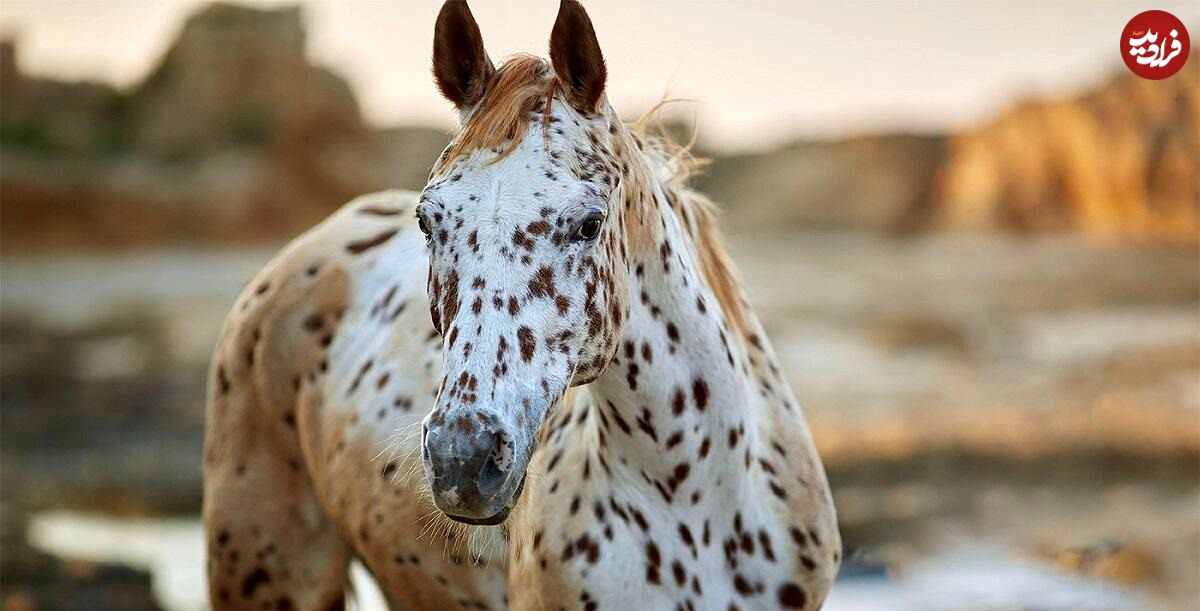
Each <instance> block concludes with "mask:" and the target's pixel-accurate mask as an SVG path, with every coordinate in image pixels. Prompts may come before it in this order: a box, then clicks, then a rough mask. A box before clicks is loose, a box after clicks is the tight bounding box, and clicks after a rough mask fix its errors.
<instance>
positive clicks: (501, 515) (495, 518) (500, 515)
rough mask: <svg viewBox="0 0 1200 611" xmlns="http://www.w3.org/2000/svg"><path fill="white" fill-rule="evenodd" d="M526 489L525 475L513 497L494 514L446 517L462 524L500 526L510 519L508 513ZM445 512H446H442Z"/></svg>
mask: <svg viewBox="0 0 1200 611" xmlns="http://www.w3.org/2000/svg"><path fill="white" fill-rule="evenodd" d="M524 491H525V476H524V475H522V476H521V483H519V484H517V491H516V492H514V493H513V495H512V498H510V499H509V500H508V502H507V503H505V504H504V507H502V508H501V509H500V511H497V512H496V513H495V514H494V515H491V516H489V517H486V518H466V517H463V516H456V515H453V514H449V513H446V514H445V515H446V517H447V518H450V519H451V520H454V521H455V522H458V523H460V524H467V525H469V526H499V525H501V524H503V523H504V521H505V520H507V519H508V514H509V513H511V512H512V509H513V507H515V506H516V505H517V501H519V500H521V493H522V492H524ZM442 513H445V512H442Z"/></svg>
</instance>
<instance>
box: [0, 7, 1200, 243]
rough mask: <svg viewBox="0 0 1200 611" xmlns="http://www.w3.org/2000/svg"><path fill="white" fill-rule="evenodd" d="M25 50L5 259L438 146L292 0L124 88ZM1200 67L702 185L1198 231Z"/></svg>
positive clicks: (804, 205) (10, 99)
mask: <svg viewBox="0 0 1200 611" xmlns="http://www.w3.org/2000/svg"><path fill="white" fill-rule="evenodd" d="M17 60H18V57H17V49H16V47H15V45H13V44H12V43H4V44H3V45H2V46H0V161H2V163H0V202H2V205H3V215H4V221H5V222H4V223H3V225H2V227H0V237H2V240H0V245H2V246H3V248H4V250H5V251H8V252H12V251H25V250H31V249H36V250H57V249H64V248H93V247H106V246H131V245H161V244H168V243H169V244H178V243H180V242H189V241H190V242H212V241H243V242H244V241H253V240H273V241H278V240H282V239H284V238H286V237H287V236H290V235H294V234H295V233H297V232H299V231H301V230H303V229H305V228H307V227H309V226H311V225H312V224H313V223H315V222H317V221H318V220H320V219H321V218H323V217H324V216H325V215H327V214H328V213H329V212H330V211H331V210H333V209H334V208H335V207H336V206H338V205H339V204H340V203H342V202H344V201H346V200H347V199H349V198H351V197H353V196H354V195H357V194H359V193H363V192H366V191H371V190H377V189H381V188H386V187H409V188H419V187H420V186H421V185H422V184H423V183H424V178H425V175H426V172H427V171H428V168H429V166H430V165H431V163H432V161H433V159H434V158H435V157H436V155H437V153H438V151H439V150H440V149H441V148H442V147H443V146H444V145H445V143H446V140H447V136H446V135H445V134H444V133H441V132H440V131H439V130H433V129H424V128H405V129H392V130H378V129H372V128H371V127H369V126H367V125H365V124H364V122H363V120H362V118H361V116H360V114H359V109H358V105H357V102H356V101H355V98H354V95H353V93H352V92H351V90H350V88H349V87H348V85H347V83H346V82H345V81H343V80H342V79H341V78H340V77H338V76H337V75H335V74H333V73H332V72H330V71H329V70H327V69H324V68H322V67H319V66H316V65H314V64H313V63H312V62H311V61H310V60H309V59H308V57H307V56H306V52H305V28H304V19H303V14H302V13H301V11H300V10H299V9H297V8H276V9H252V8H246V7H240V6H235V5H228V4H214V5H210V6H207V7H205V8H203V9H201V10H199V11H198V12H196V13H195V14H193V15H192V16H191V17H190V18H189V19H188V20H187V22H186V23H185V24H184V27H183V28H182V30H181V32H180V34H179V36H178V38H177V39H176V40H175V41H174V43H173V44H172V45H171V46H170V48H169V49H168V50H167V51H166V52H165V53H164V55H163V57H162V58H161V60H160V62H159V63H158V65H157V66H156V67H155V68H154V69H153V70H152V71H151V72H150V74H149V75H147V77H146V78H145V79H144V80H142V82H140V83H138V84H136V85H135V86H133V87H131V88H130V89H128V90H124V91H122V90H117V89H114V88H112V87H109V86H106V85H101V84H95V83H61V82H55V81H51V80H47V79H40V78H35V77H32V76H30V75H28V74H25V73H23V72H22V71H21V69H20V65H19V62H18V61H17ZM1193 63H1194V62H1193ZM1198 74H1200V70H1198V69H1196V68H1195V67H1189V68H1188V69H1187V70H1184V71H1182V72H1180V73H1179V74H1177V75H1176V76H1174V77H1172V78H1170V79H1166V80H1163V81H1144V80H1141V79H1138V78H1136V77H1134V76H1132V75H1128V74H1124V73H1122V75H1121V76H1119V77H1116V78H1114V79H1112V80H1110V81H1109V82H1107V83H1104V84H1103V85H1102V86H1100V87H1098V88H1096V89H1095V90H1094V91H1090V92H1085V93H1083V94H1081V95H1078V96H1076V97H1073V98H1068V99H1061V100H1047V101H1030V102H1026V103H1023V104H1020V105H1017V106H1016V107H1014V108H1012V109H1010V110H1008V111H1006V112H1004V113H1002V114H1001V115H1000V116H998V117H996V118H995V119H994V120H992V121H989V122H986V123H985V124H983V125H980V126H979V127H977V128H974V129H971V130H967V131H964V132H962V133H954V134H927V135H878V136H861V137H855V138H849V139H844V140H838V141H823V142H810V141H797V142H794V143H791V144H788V145H785V146H782V147H779V148H778V149H774V150H769V151H762V152H756V153H751V154H743V155H723V154H721V153H720V152H712V151H708V152H705V153H706V154H707V155H708V156H710V157H711V158H712V159H713V163H712V164H711V165H710V166H709V168H708V169H707V171H706V173H705V174H703V175H701V176H699V177H698V178H697V180H696V185H697V187H699V188H700V189H702V190H705V191H707V192H709V193H710V194H711V195H712V196H713V197H714V199H716V200H717V201H719V202H722V203H723V204H724V205H725V206H726V208H727V214H726V216H725V218H726V222H727V223H728V224H729V225H730V226H732V227H734V228H737V229H745V230H757V229H761V228H795V227H800V226H807V227H812V226H819V227H839V228H860V229H861V228H866V229H871V230H884V231H931V230H939V231H961V230H969V231H996V230H1000V231H1012V232H1050V231H1055V232H1082V233H1086V234H1089V235H1094V236H1101V237H1108V238H1115V239H1138V240H1170V241H1177V240H1185V241H1196V240H1197V238H1198V237H1200V194H1198V191H1197V189H1198V187H1197V184H1198V182H1200V176H1198V171H1200V170H1198V168H1200V143H1198V138H1200V136H1198V135H1197V134H1198V133H1200V125H1198V119H1197V117H1198V116H1200V79H1198V78H1197V75H1198ZM702 152H704V151H702Z"/></svg>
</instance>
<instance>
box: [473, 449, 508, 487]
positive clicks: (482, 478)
mask: <svg viewBox="0 0 1200 611" xmlns="http://www.w3.org/2000/svg"><path fill="white" fill-rule="evenodd" d="M507 478H508V474H507V473H505V472H504V471H501V470H500V466H499V464H497V463H496V457H495V456H488V458H487V460H485V461H484V463H483V466H482V467H480V469H479V479H478V480H476V486H478V487H479V493H480V494H482V495H484V496H493V495H495V494H496V493H497V492H499V491H500V488H501V487H502V486H503V485H504V481H505V480H506V479H507Z"/></svg>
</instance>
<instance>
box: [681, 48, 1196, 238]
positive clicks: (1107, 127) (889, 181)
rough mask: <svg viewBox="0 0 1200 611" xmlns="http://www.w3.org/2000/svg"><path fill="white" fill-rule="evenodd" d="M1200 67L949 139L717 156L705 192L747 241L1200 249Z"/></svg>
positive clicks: (1024, 107) (1116, 85) (1118, 82)
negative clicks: (1074, 243)
mask: <svg viewBox="0 0 1200 611" xmlns="http://www.w3.org/2000/svg"><path fill="white" fill-rule="evenodd" d="M1197 75H1200V69H1189V70H1185V71H1182V72H1180V73H1179V74H1177V75H1176V76H1174V77H1172V78H1170V79H1166V80H1163V81H1146V80H1142V79H1139V78H1137V77H1135V76H1133V75H1131V74H1124V73H1123V74H1121V75H1120V76H1118V77H1115V78H1113V79H1111V80H1109V81H1108V82H1106V83H1104V84H1103V85H1101V86H1100V87H1098V88H1097V89H1095V90H1094V91H1089V92H1085V93H1083V94H1081V95H1079V96H1077V97H1072V98H1068V99H1062V100H1052V101H1029V102H1026V103H1022V104H1019V105H1017V106H1016V107H1014V108H1011V109H1009V110H1008V111H1006V112H1004V113H1002V114H1001V115H1000V116H999V117H997V118H995V119H994V120H992V121H989V122H987V123H986V124H984V125H982V126H980V127H978V128H975V129H971V130H968V131H965V132H963V133H956V134H945V135H924V136H915V135H885V136H864V137H858V138H851V139H847V140H840V141H832V142H796V143H792V144H789V145H787V146H784V147H781V148H779V149H776V150H772V151H768V152H761V153H754V154H748V155H737V156H720V155H715V156H714V162H713V164H712V166H711V169H710V171H709V172H708V175H707V176H705V177H701V178H700V179H699V183H698V186H700V187H701V188H703V189H706V190H708V191H709V192H710V193H711V194H712V195H713V196H714V197H715V198H716V199H717V200H719V201H722V202H724V203H726V205H727V209H728V211H729V212H728V214H727V215H726V218H727V221H728V222H729V223H730V224H733V225H735V226H743V227H746V228H748V229H753V228H760V227H779V226H796V225H808V226H812V225H816V226H832V227H855V228H861V227H868V228H875V229H883V230H895V231H919V230H972V231H994V230H1000V231H1011V232H1080V233H1084V234H1088V235H1091V236H1096V237H1100V238H1117V239H1139V240H1142V239H1145V240H1168V241H1178V240H1184V241H1195V240H1196V239H1197V238H1200V192H1198V191H1197V189H1198V185H1200V141H1198V139H1200V79H1198V78H1197Z"/></svg>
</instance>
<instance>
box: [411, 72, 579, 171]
mask: <svg viewBox="0 0 1200 611" xmlns="http://www.w3.org/2000/svg"><path fill="white" fill-rule="evenodd" d="M557 89H558V80H557V79H556V78H555V77H554V73H553V71H552V70H551V69H550V66H549V64H547V63H546V61H545V60H543V59H540V58H537V57H533V56H532V55H515V56H513V57H510V58H509V59H507V60H505V62H504V64H503V65H501V66H500V68H499V69H498V70H497V71H496V73H495V74H493V75H492V78H491V79H490V80H489V81H488V84H487V88H486V89H485V90H484V93H483V98H481V99H480V100H479V104H477V105H476V107H475V108H474V109H473V110H472V111H471V114H470V116H469V117H468V118H467V121H466V124H465V125H463V128H462V130H460V131H459V132H458V134H457V135H456V136H455V138H454V142H453V143H452V144H451V145H450V148H448V149H446V152H445V153H443V154H442V157H441V159H439V160H438V163H437V166H436V167H434V174H438V173H441V172H442V171H443V170H445V169H446V168H448V167H450V166H451V165H452V164H453V163H454V162H455V161H456V160H457V159H459V158H460V157H462V156H463V155H466V154H468V153H470V152H472V151H476V150H479V149H492V150H494V151H495V152H496V157H495V159H493V160H492V163H495V162H497V161H500V160H501V159H504V158H505V157H507V156H509V155H510V154H512V152H513V151H514V150H516V148H517V146H518V145H519V144H520V143H521V137H522V136H524V135H525V132H526V131H527V130H528V129H529V124H530V122H531V121H532V120H533V115H534V114H535V113H537V112H539V111H540V112H541V113H542V116H543V118H544V120H549V118H550V107H551V105H550V101H551V100H553V99H554V95H555V92H556V91H557Z"/></svg>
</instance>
